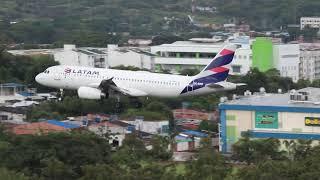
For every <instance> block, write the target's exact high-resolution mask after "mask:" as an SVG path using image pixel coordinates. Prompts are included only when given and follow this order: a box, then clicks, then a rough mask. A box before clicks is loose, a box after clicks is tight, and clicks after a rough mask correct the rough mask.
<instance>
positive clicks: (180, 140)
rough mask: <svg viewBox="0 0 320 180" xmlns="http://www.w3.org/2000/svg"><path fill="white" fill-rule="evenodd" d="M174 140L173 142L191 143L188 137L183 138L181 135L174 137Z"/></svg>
mask: <svg viewBox="0 0 320 180" xmlns="http://www.w3.org/2000/svg"><path fill="white" fill-rule="evenodd" d="M174 140H175V142H191V141H192V139H191V138H189V137H184V136H181V135H176V136H175V137H174Z"/></svg>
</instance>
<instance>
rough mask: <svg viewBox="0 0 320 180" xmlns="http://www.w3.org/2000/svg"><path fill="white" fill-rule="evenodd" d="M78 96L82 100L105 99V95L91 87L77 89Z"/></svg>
mask: <svg viewBox="0 0 320 180" xmlns="http://www.w3.org/2000/svg"><path fill="white" fill-rule="evenodd" d="M78 96H79V98H82V99H95V100H99V99H103V98H104V97H106V95H105V93H103V92H101V90H100V89H97V88H92V87H80V88H79V89H78Z"/></svg>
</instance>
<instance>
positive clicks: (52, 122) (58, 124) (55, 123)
mask: <svg viewBox="0 0 320 180" xmlns="http://www.w3.org/2000/svg"><path fill="white" fill-rule="evenodd" d="M47 122H48V123H49V124H53V125H56V126H61V127H63V128H66V129H75V128H79V127H80V125H76V124H71V123H66V122H61V121H57V120H48V121H47Z"/></svg>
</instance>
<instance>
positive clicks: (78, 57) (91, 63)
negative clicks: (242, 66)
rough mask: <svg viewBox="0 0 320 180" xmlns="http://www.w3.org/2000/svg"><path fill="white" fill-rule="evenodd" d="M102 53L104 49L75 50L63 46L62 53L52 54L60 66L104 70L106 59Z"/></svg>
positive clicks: (69, 46) (68, 46)
mask: <svg viewBox="0 0 320 180" xmlns="http://www.w3.org/2000/svg"><path fill="white" fill-rule="evenodd" d="M104 51H105V48H104V49H102V48H100V49H99V48H76V46H75V45H71V44H65V45H64V49H63V50H62V51H59V52H56V53H54V59H55V61H58V62H59V63H60V64H61V65H70V66H86V67H96V68H105V67H107V65H106V61H107V58H108V57H107V53H105V52H104Z"/></svg>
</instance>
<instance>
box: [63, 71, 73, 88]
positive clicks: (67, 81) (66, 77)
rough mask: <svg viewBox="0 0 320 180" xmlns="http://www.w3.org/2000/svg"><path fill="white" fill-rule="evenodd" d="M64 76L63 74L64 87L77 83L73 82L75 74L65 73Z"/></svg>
mask: <svg viewBox="0 0 320 180" xmlns="http://www.w3.org/2000/svg"><path fill="white" fill-rule="evenodd" d="M62 76H63V77H62V78H63V82H64V87H65V88H66V89H69V88H70V87H71V86H72V83H75V82H73V76H71V75H70V74H68V73H63V75H62Z"/></svg>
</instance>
